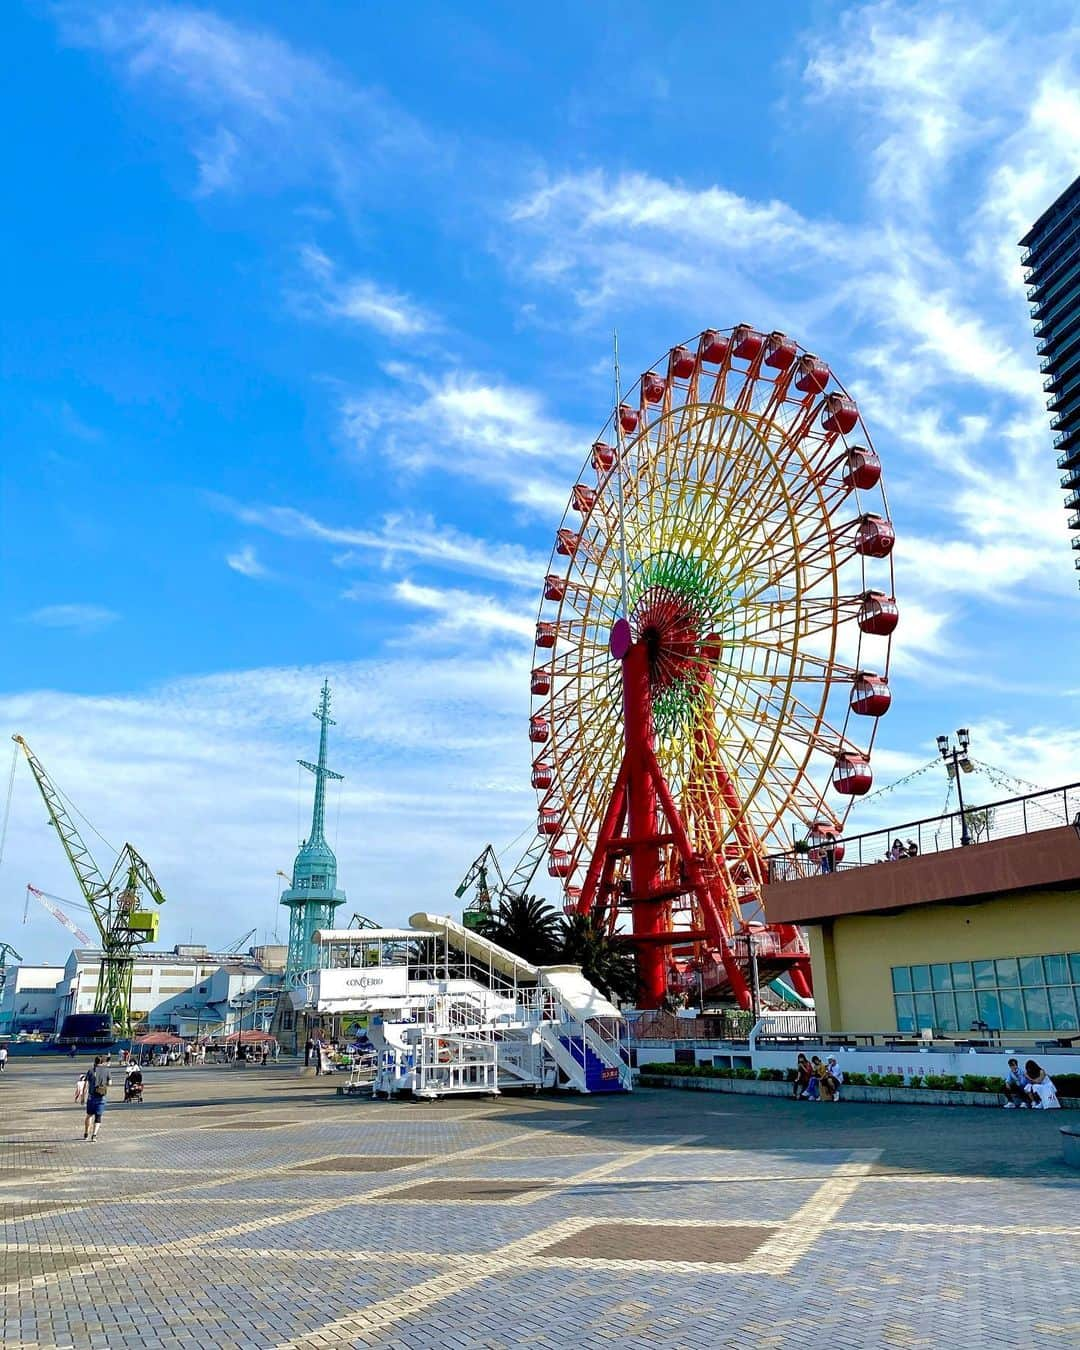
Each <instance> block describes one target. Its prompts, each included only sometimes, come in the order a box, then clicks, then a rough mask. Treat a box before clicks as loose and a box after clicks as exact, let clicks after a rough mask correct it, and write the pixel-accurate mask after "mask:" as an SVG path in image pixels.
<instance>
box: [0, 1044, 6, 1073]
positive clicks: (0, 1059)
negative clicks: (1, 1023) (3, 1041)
mask: <svg viewBox="0 0 1080 1350" xmlns="http://www.w3.org/2000/svg"><path fill="white" fill-rule="evenodd" d="M7 1057H8V1048H7V1046H6V1045H0V1073H3V1072H4V1071H5V1070H6V1069H7Z"/></svg>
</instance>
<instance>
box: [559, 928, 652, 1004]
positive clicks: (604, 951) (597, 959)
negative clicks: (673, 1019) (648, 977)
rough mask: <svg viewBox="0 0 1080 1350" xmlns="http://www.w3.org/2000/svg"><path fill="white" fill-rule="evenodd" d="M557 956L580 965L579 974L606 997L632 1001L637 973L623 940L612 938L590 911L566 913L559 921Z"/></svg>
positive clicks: (636, 984)
mask: <svg viewBox="0 0 1080 1350" xmlns="http://www.w3.org/2000/svg"><path fill="white" fill-rule="evenodd" d="M559 958H560V960H562V961H565V962H566V963H567V964H568V965H575V966H580V967H581V971H582V974H583V975H584V976H585V978H586V979H587V980H588V981H589V983H590V984H594V985H595V986H596V988H597V989H599V990H600V992H601V993H602V994H604V995H605V996H606V997H607V998H611V999H619V1000H621V1001H623V1002H625V1003H633V1002H635V1001H636V1000H637V996H638V972H637V966H636V964H635V962H634V958H633V956H632V954H631V952H630V950H629V948H628V947H627V946H626V944H625V943H623V942H619V941H617V940H616V939H614V938H612V937H611V936H610V935H609V933H608V931H607V929H606V928H605V927H604V926H603V925H602V924H600V923H597V921H596V919H595V918H594V917H593V915H591V914H567V915H565V916H564V918H563V921H562V933H561V942H560V951H559Z"/></svg>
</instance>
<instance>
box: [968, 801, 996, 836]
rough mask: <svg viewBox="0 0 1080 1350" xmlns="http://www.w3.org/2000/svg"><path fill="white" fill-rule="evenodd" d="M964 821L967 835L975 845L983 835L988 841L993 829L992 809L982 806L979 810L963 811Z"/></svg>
mask: <svg viewBox="0 0 1080 1350" xmlns="http://www.w3.org/2000/svg"><path fill="white" fill-rule="evenodd" d="M964 819H965V820H966V821H967V827H968V833H969V834H970V835H971V837H972V839H974V840H975V842H976V843H978V841H979V839H980V838H981V837H982V836H983V835H985V836H986V838H987V839H989V838H990V831H991V830H992V829H993V828H994V807H992V806H984V807H982V808H981V809H980V810H974V809H973V810H971V811H965V812H964Z"/></svg>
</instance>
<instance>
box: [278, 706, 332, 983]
mask: <svg viewBox="0 0 1080 1350" xmlns="http://www.w3.org/2000/svg"><path fill="white" fill-rule="evenodd" d="M313 716H315V717H317V718H318V719H319V760H318V763H317V764H310V763H309V762H308V761H307V760H306V759H301V760H298V761H297V762H298V763H299V764H300V765H301V767H302V768H305V769H307V770H308V771H309V773H313V774H314V775H315V802H314V805H313V807H312V812H311V832H310V833H309V834H308V837H307V839H305V840H304V842H303V843H302V844H301V845H300V851H299V852H298V853H297V855H296V861H295V862H294V863H293V874H292V885H291V886H290V887H289V889H288V890H286V891H283V892H282V895H281V903H282V904H283V905H284V906H285V907H286V908H287V909H288V911H289V954H288V958H287V960H286V965H285V983H286V986H290V985H296V984H299V983H300V980H301V977H302V976H303V973H304V971H306V970H312V969H313V968H314V967H315V966H317V965H318V950H317V948H316V946H315V943H314V942H313V941H312V936H313V934H314V933H315V932H316V931H317V930H318V929H320V928H333V927H334V913H335V911H336V910H337V908H338V906H339V905H343V904H344V903H345V892H344V891H339V890H338V889H337V858H336V857H335V855H334V850H333V849H332V848H331V847H330V845H329V844H328V843H327V842H326V834H325V822H326V783H327V780H328V779H338V780H340V779H341V778H342V777H343V776H344V775H343V774H340V773H335V772H334V771H333V770H332V769H328V768H327V767H326V733H327V729H328V728H329V727H332V726H333V725H334V719H333V718H332V717H331V716H330V683H329V681H328V680H324V681H323V687H322V694H321V695H320V698H319V706H318V707H317V708H316V709H315V712H314V714H313Z"/></svg>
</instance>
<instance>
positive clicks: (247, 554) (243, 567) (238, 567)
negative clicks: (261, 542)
mask: <svg viewBox="0 0 1080 1350" xmlns="http://www.w3.org/2000/svg"><path fill="white" fill-rule="evenodd" d="M225 563H226V565H227V566H228V567H231V568H232V570H233V571H234V572H239V573H240V575H241V576H242V577H252V578H253V579H254V578H257V577H268V576H269V575H270V571H269V569H268V568H266V567H264V566H263V564H262V563H261V562H260V561H259V557H258V554H257V553H256V551H255V546H254V545H253V544H245V545H244V547H243V548H241V549H238V550H237V551H236V552H235V553H227V554H226V555H225Z"/></svg>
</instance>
